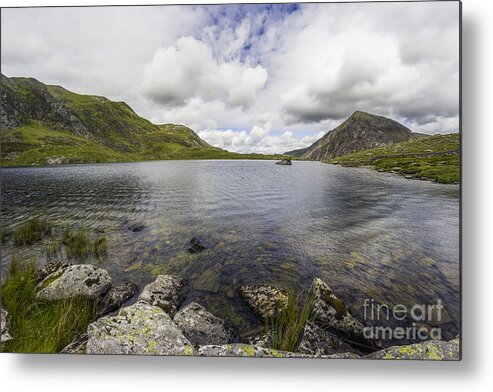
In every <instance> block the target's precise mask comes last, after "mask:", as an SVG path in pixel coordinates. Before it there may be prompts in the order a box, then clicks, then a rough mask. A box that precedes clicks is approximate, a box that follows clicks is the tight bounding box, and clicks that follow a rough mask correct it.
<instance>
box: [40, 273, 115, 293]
mask: <svg viewBox="0 0 493 392" xmlns="http://www.w3.org/2000/svg"><path fill="white" fill-rule="evenodd" d="M110 287H111V277H110V275H109V274H108V272H107V271H106V270H104V269H101V268H97V267H95V266H93V265H90V264H78V265H71V266H69V267H66V268H63V269H61V270H58V271H57V272H54V273H52V274H50V275H48V276H47V277H46V278H44V279H43V280H42V281H41V282H40V283H38V285H37V286H36V290H37V294H36V297H37V298H38V299H46V300H57V299H64V298H70V297H73V296H79V295H80V296H83V297H87V298H89V299H93V300H95V299H98V298H99V297H100V296H102V295H103V294H104V293H106V292H107V291H108V290H109V288H110Z"/></svg>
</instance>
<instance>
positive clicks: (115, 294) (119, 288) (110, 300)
mask: <svg viewBox="0 0 493 392" xmlns="http://www.w3.org/2000/svg"><path fill="white" fill-rule="evenodd" d="M138 291H139V286H137V285H136V284H135V283H130V282H127V283H122V284H119V285H116V286H113V287H111V288H110V289H109V290H108V291H107V292H106V294H105V295H104V296H103V298H101V301H99V304H98V314H99V315H104V314H107V313H110V312H113V311H114V310H117V309H118V308H119V307H121V306H122V305H123V304H124V303H125V302H126V301H128V300H129V299H130V298H132V297H133V296H134V295H135V294H137V292H138Z"/></svg>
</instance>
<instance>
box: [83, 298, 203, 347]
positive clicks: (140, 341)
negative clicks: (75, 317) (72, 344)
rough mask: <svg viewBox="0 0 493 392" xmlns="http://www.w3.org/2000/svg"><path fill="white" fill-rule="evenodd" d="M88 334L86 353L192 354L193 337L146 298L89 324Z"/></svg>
mask: <svg viewBox="0 0 493 392" xmlns="http://www.w3.org/2000/svg"><path fill="white" fill-rule="evenodd" d="M87 335H88V341H87V348H86V353H87V354H136V355H192V354H193V346H192V345H191V343H190V341H189V340H188V339H187V338H186V337H185V336H184V335H183V333H182V332H181V331H180V330H179V329H178V327H177V326H176V324H175V323H174V322H173V320H171V318H170V316H168V315H167V314H166V313H165V312H164V311H163V310H162V309H161V308H158V307H157V306H153V305H150V304H148V303H147V302H143V301H139V302H137V303H135V304H133V305H131V306H129V307H126V308H122V309H120V312H119V313H118V315H117V316H105V317H102V318H100V319H99V320H97V321H96V322H94V323H92V324H89V326H88V328H87Z"/></svg>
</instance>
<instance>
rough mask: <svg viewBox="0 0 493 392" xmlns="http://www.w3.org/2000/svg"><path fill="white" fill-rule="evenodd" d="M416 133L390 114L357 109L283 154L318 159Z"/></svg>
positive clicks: (398, 139)
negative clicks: (310, 141)
mask: <svg viewBox="0 0 493 392" xmlns="http://www.w3.org/2000/svg"><path fill="white" fill-rule="evenodd" d="M419 136H420V135H418V134H415V133H413V132H412V131H411V130H410V129H408V128H406V127H405V126H404V125H402V124H399V123H398V122H397V121H394V120H392V119H390V118H386V117H382V116H377V115H374V114H369V113H364V112H360V111H357V112H354V113H353V114H352V115H351V116H350V117H349V118H348V119H347V120H346V121H344V122H343V123H342V124H341V125H339V126H338V127H337V128H335V129H333V130H331V131H329V132H327V133H326V134H325V135H324V136H322V137H321V138H320V139H319V140H317V141H316V142H315V143H313V144H312V145H311V146H309V147H306V148H303V149H299V150H293V151H288V152H286V153H285V154H286V155H290V156H293V157H296V158H305V159H312V160H318V161H322V160H326V159H329V158H334V157H337V156H340V155H344V154H349V153H352V152H356V151H362V150H368V149H370V148H375V147H379V146H383V145H387V144H393V143H399V142H402V141H406V140H409V139H412V138H414V137H419Z"/></svg>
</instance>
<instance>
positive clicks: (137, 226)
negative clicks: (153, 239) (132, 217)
mask: <svg viewBox="0 0 493 392" xmlns="http://www.w3.org/2000/svg"><path fill="white" fill-rule="evenodd" d="M144 228H145V226H144V225H143V224H142V223H132V224H131V225H130V226H128V229H129V230H130V231H131V232H133V233H139V232H141V231H142V230H144Z"/></svg>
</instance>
